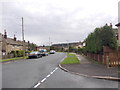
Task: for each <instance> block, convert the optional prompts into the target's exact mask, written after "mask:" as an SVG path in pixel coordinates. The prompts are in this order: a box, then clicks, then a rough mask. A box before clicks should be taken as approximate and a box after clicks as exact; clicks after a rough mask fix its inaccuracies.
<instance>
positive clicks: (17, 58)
mask: <svg viewBox="0 0 120 90" xmlns="http://www.w3.org/2000/svg"><path fill="white" fill-rule="evenodd" d="M27 58H28V57H25V59H27ZM19 59H24V57H16V58H10V59H5V60H0V62H6V61H12V60H19Z"/></svg>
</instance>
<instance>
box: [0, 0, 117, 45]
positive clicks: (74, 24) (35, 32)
mask: <svg viewBox="0 0 120 90" xmlns="http://www.w3.org/2000/svg"><path fill="white" fill-rule="evenodd" d="M118 1H119V0H2V1H0V3H1V5H2V13H0V16H2V17H1V19H2V27H1V26H0V27H1V29H0V30H1V32H2V33H4V29H6V30H7V34H8V37H13V36H14V34H15V35H16V37H17V39H19V40H22V35H21V17H23V18H24V30H25V40H26V41H28V40H29V41H30V42H33V43H36V44H37V45H43V44H44V45H49V38H50V42H52V43H62V42H66V41H67V40H68V42H75V41H83V40H84V39H85V38H86V37H87V35H88V34H89V33H90V32H92V31H94V29H95V28H96V27H101V26H103V25H105V24H106V23H108V24H109V23H112V24H113V26H115V24H117V23H118ZM115 28H116V27H115Z"/></svg>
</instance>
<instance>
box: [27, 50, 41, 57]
mask: <svg viewBox="0 0 120 90" xmlns="http://www.w3.org/2000/svg"><path fill="white" fill-rule="evenodd" d="M28 57H29V58H40V57H42V55H41V54H40V52H38V51H34V52H31V53H30V54H29V55H28Z"/></svg>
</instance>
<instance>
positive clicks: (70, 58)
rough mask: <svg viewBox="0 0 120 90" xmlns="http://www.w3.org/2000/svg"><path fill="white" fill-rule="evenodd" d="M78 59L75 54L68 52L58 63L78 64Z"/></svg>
mask: <svg viewBox="0 0 120 90" xmlns="http://www.w3.org/2000/svg"><path fill="white" fill-rule="evenodd" d="M79 63H80V61H79V59H78V58H77V56H76V55H75V54H71V53H68V54H67V58H65V59H64V60H63V61H62V62H61V63H60V64H79Z"/></svg>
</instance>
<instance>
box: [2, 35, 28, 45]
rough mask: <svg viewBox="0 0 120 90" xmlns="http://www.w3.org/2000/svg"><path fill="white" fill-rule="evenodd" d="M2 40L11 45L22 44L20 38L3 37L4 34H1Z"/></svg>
mask: <svg viewBox="0 0 120 90" xmlns="http://www.w3.org/2000/svg"><path fill="white" fill-rule="evenodd" d="M2 41H3V42H6V43H7V44H11V45H19V46H22V45H23V42H22V41H20V40H16V41H15V40H14V39H12V38H7V39H5V38H4V36H3V35H2ZM24 44H25V45H28V43H27V42H25V43H24Z"/></svg>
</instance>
